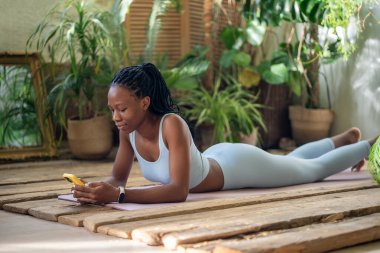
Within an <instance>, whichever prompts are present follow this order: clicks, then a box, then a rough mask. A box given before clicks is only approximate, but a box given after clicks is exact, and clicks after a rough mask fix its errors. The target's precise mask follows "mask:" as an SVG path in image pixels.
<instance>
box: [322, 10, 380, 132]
mask: <svg viewBox="0 0 380 253" xmlns="http://www.w3.org/2000/svg"><path fill="white" fill-rule="evenodd" d="M372 11H373V13H374V15H375V16H376V17H377V19H379V18H380V6H376V7H375V8H374V9H373V10H372ZM367 21H368V22H367V24H366V26H365V30H364V31H363V33H362V34H361V40H360V43H359V48H358V50H357V52H356V53H355V54H354V55H352V56H351V57H350V58H349V60H347V61H344V60H339V61H338V62H336V63H335V64H333V65H326V66H323V67H322V68H321V69H322V71H323V72H324V73H325V74H326V77H327V81H328V84H329V87H330V88H329V89H330V93H331V100H332V101H331V102H332V109H333V110H334V111H335V120H334V123H333V128H332V134H336V133H338V132H341V131H344V130H345V129H347V128H349V127H351V126H357V127H359V128H360V129H361V130H362V133H363V138H370V137H373V136H375V135H378V134H380V24H379V23H378V21H376V20H375V19H373V18H369V19H368V20H367ZM321 79H322V78H321ZM321 83H322V84H323V83H325V82H324V80H321ZM321 92H322V94H321V95H322V96H323V97H324V104H326V95H325V94H326V93H325V90H321Z"/></svg>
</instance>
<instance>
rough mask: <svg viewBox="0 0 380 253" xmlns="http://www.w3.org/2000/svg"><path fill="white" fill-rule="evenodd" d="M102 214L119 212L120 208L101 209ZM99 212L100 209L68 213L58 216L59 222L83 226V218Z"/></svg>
mask: <svg viewBox="0 0 380 253" xmlns="http://www.w3.org/2000/svg"><path fill="white" fill-rule="evenodd" d="M101 212H102V214H110V213H114V212H119V211H118V210H113V209H110V210H101ZM96 214H99V210H95V211H92V210H90V211H88V212H84V213H78V214H68V215H61V216H58V222H59V223H62V224H66V225H70V226H74V227H83V220H84V219H85V218H87V217H90V216H92V215H96Z"/></svg>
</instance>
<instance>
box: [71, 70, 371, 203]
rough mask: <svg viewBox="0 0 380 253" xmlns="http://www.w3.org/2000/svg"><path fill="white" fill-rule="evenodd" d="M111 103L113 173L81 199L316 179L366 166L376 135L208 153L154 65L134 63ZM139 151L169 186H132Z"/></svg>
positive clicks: (136, 198) (352, 132)
mask: <svg viewBox="0 0 380 253" xmlns="http://www.w3.org/2000/svg"><path fill="white" fill-rule="evenodd" d="M108 106H109V108H110V110H111V111H112V117H113V121H114V122H115V124H116V126H117V127H118V129H119V133H120V146H119V149H118V152H117V155H116V160H115V163H114V166H113V172H112V177H111V178H110V179H109V180H108V181H107V182H92V183H88V184H86V186H83V187H82V186H75V191H74V197H76V198H78V200H79V201H80V202H85V203H108V202H115V201H116V202H117V201H119V202H134V203H160V202H181V201H185V200H186V197H187V195H188V193H189V192H191V193H198V192H209V191H219V190H227V189H239V188H245V187H254V188H258V187H281V186H289V185H296V184H304V183H311V182H316V181H320V180H323V179H324V178H326V177H328V176H330V175H333V174H335V173H338V172H340V171H342V170H344V169H346V168H349V167H351V166H354V167H355V168H356V169H357V170H358V169H360V167H361V166H362V165H363V159H364V158H365V157H367V156H368V154H369V152H370V147H371V145H373V144H374V142H375V140H376V138H374V139H371V140H366V141H360V130H359V129H357V128H351V129H349V130H347V131H346V132H344V133H342V134H339V135H337V136H334V137H332V138H326V139H323V140H320V141H316V142H312V143H309V144H306V145H303V146H301V147H299V148H297V149H296V150H294V151H293V152H291V153H290V154H288V155H286V156H282V155H273V154H270V153H267V152H265V151H263V150H262V149H259V148H257V147H255V146H252V145H248V144H242V143H220V144H216V145H214V146H212V147H210V148H208V149H207V150H206V151H205V152H203V153H200V152H199V151H198V149H197V147H196V146H195V145H194V141H193V139H192V136H191V134H190V131H189V128H188V125H187V124H186V122H185V121H184V120H183V119H182V118H181V117H180V116H179V115H178V107H177V106H176V105H175V104H174V103H173V100H172V98H171V96H170V92H169V90H168V87H167V86H166V83H165V81H164V79H163V77H162V76H161V74H160V72H159V70H158V69H157V68H156V67H155V66H154V65H153V64H150V63H147V64H142V65H139V66H132V67H126V68H124V69H122V70H121V71H120V72H119V73H118V74H117V75H116V76H115V77H114V78H113V80H112V82H111V86H110V89H109V93H108ZM134 156H136V157H137V160H138V162H139V165H140V167H141V170H142V174H143V175H144V177H145V178H147V179H148V180H151V181H154V182H160V183H162V185H159V186H154V187H148V188H141V189H124V186H125V184H126V182H127V179H128V176H129V173H130V170H131V167H132V163H133V158H134ZM124 190H125V194H124ZM124 196H125V197H124Z"/></svg>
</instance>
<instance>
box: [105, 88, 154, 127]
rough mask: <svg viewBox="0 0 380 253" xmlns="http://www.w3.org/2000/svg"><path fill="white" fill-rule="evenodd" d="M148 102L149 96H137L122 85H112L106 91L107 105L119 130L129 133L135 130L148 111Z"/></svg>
mask: <svg viewBox="0 0 380 253" xmlns="http://www.w3.org/2000/svg"><path fill="white" fill-rule="evenodd" d="M149 103H150V98H149V97H143V98H138V97H137V96H136V95H135V93H134V92H132V91H130V90H128V89H126V88H123V87H119V86H113V87H111V88H110V89H109V91H108V107H109V108H110V110H111V112H112V120H113V121H114V122H115V124H116V126H117V128H118V129H119V131H125V132H127V133H131V132H133V131H134V130H136V129H137V128H138V127H139V125H140V124H141V122H142V121H143V119H144V117H145V115H146V113H147V111H148V107H149Z"/></svg>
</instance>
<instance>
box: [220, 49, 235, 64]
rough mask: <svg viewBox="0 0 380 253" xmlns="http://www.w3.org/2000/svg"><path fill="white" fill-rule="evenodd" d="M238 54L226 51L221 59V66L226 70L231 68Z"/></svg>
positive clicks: (233, 51)
mask: <svg viewBox="0 0 380 253" xmlns="http://www.w3.org/2000/svg"><path fill="white" fill-rule="evenodd" d="M236 54H237V51H236V50H225V51H223V53H222V56H221V57H220V60H219V64H220V65H221V66H222V67H224V68H229V67H231V65H232V63H233V60H234V57H235V55H236Z"/></svg>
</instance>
